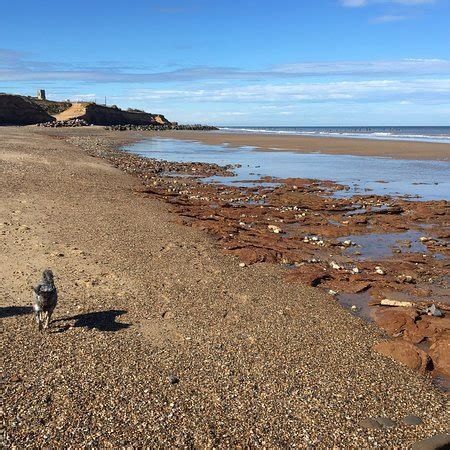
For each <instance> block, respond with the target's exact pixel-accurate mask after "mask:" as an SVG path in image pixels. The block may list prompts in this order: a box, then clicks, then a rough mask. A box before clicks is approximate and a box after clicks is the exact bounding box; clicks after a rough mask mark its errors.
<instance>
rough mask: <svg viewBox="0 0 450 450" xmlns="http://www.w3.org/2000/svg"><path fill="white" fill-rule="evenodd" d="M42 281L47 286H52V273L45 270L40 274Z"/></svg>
mask: <svg viewBox="0 0 450 450" xmlns="http://www.w3.org/2000/svg"><path fill="white" fill-rule="evenodd" d="M42 280H43V281H44V282H45V283H47V284H53V272H52V271H51V270H50V269H45V270H44V271H43V272H42Z"/></svg>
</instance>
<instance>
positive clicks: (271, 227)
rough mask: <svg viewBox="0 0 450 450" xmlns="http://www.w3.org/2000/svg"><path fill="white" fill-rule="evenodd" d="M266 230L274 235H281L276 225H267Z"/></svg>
mask: <svg viewBox="0 0 450 450" xmlns="http://www.w3.org/2000/svg"><path fill="white" fill-rule="evenodd" d="M267 228H268V229H269V230H270V231H272V233H275V234H279V233H282V232H283V231H282V230H281V228H280V227H277V226H276V225H268V226H267Z"/></svg>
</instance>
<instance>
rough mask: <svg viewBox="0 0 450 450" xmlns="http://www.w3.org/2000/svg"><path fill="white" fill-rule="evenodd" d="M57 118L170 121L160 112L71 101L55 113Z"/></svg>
mask: <svg viewBox="0 0 450 450" xmlns="http://www.w3.org/2000/svg"><path fill="white" fill-rule="evenodd" d="M55 117H56V119H57V120H70V119H83V120H85V121H86V122H88V123H91V124H93V125H126V124H132V125H157V124H160V125H164V124H170V122H169V121H168V120H167V119H166V118H165V117H164V116H163V115H161V114H150V113H146V112H143V111H124V110H122V109H119V108H117V107H109V106H102V105H97V104H96V103H73V104H72V106H71V107H70V108H68V109H67V110H65V111H63V112H62V113H61V114H57V115H56V116H55Z"/></svg>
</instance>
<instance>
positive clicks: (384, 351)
mask: <svg viewBox="0 0 450 450" xmlns="http://www.w3.org/2000/svg"><path fill="white" fill-rule="evenodd" d="M373 350H374V351H376V352H377V353H380V354H381V355H383V356H387V357H390V358H392V359H394V360H395V361H398V362H399V363H401V364H404V365H405V366H407V367H409V368H410V369H412V370H415V371H417V372H421V373H424V372H426V370H427V368H428V365H429V364H428V363H429V357H428V355H427V354H426V353H425V352H424V351H423V350H421V349H420V348H417V347H416V346H415V345H413V344H411V343H410V342H406V341H403V340H395V341H385V342H380V343H379V344H376V345H374V346H373Z"/></svg>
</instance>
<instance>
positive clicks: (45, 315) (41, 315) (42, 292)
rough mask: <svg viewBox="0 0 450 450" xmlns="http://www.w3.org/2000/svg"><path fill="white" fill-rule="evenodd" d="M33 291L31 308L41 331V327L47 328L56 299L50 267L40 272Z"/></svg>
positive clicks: (56, 292) (56, 294)
mask: <svg viewBox="0 0 450 450" xmlns="http://www.w3.org/2000/svg"><path fill="white" fill-rule="evenodd" d="M33 291H34V305H33V309H34V314H35V317H36V322H37V324H38V327H39V331H41V330H42V329H43V328H44V329H47V328H48V326H49V324H50V319H51V317H52V314H53V310H54V309H55V307H56V303H57V301H58V291H57V290H56V286H55V282H54V281H53V272H52V271H51V270H50V269H46V270H44V272H42V280H41V281H40V282H39V284H38V285H37V286H35V287H33Z"/></svg>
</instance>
